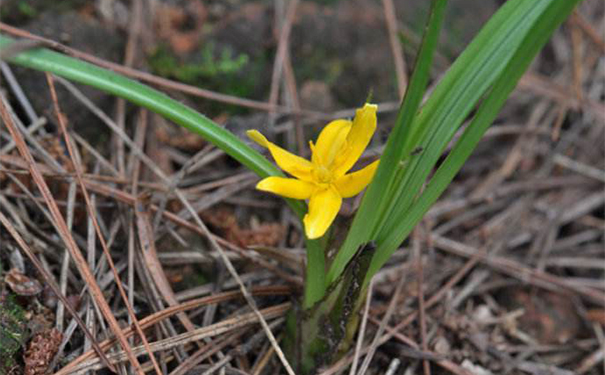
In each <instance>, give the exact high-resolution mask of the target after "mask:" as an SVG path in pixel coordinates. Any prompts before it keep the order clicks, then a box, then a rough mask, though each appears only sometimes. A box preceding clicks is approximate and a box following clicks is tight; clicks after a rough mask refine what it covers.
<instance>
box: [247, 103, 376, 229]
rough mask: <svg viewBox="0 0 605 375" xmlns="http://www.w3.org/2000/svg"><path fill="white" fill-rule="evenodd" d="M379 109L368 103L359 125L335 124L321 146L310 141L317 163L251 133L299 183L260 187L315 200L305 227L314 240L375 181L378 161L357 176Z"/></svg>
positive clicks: (275, 181)
mask: <svg viewBox="0 0 605 375" xmlns="http://www.w3.org/2000/svg"><path fill="white" fill-rule="evenodd" d="M376 109H377V106H376V105H373V104H367V103H366V104H365V106H364V107H363V108H360V109H358V110H357V112H356V113H355V118H354V119H353V121H348V120H335V121H332V122H330V123H329V124H328V125H327V126H326V127H325V128H324V129H323V130H322V131H321V133H320V134H319V137H318V138H317V143H316V144H313V142H311V141H309V144H310V146H311V154H312V156H311V161H309V160H306V159H304V158H301V157H299V156H296V155H293V154H291V153H289V152H288V151H286V150H284V149H283V148H281V147H279V146H277V145H275V144H273V143H271V142H269V141H268V140H267V138H265V137H264V136H263V135H262V134H261V133H260V132H258V131H256V130H249V131H248V132H247V134H248V136H249V137H250V138H251V139H252V140H253V141H254V142H256V143H258V144H259V145H261V146H263V147H266V148H268V149H269V152H270V153H271V155H272V156H273V159H275V162H276V163H277V165H278V166H279V167H280V168H281V169H283V170H284V171H286V172H288V173H289V174H290V175H292V176H294V177H296V178H285V177H267V178H265V179H264V180H262V181H260V182H259V183H258V185H256V188H257V189H259V190H263V191H268V192H271V193H274V194H277V195H281V196H283V197H287V198H294V199H309V212H308V213H307V214H306V215H305V217H304V219H303V223H304V225H305V233H306V235H307V237H308V238H310V239H314V238H319V237H321V236H323V235H324V233H326V231H327V230H328V227H329V226H330V224H332V222H333V221H334V219H335V218H336V215H337V214H338V211H339V210H340V206H341V204H342V198H349V197H352V196H354V195H357V194H359V193H360V192H361V191H362V190H363V189H364V188H365V187H366V186H367V185H368V184H369V183H370V181H371V180H372V177H373V176H374V172H375V171H376V168H377V167H378V160H376V161H375V162H373V163H372V164H370V165H368V166H367V167H365V168H363V169H361V170H359V171H356V172H352V173H348V174H347V172H348V171H349V170H350V169H351V168H352V167H353V165H354V164H355V163H356V162H357V160H358V159H359V157H360V156H361V154H362V153H363V151H364V150H365V148H366V147H367V146H368V143H370V139H371V138H372V135H373V134H374V131H375V130H376Z"/></svg>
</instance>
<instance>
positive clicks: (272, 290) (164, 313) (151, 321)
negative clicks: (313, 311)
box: [55, 287, 291, 375]
mask: <svg viewBox="0 0 605 375" xmlns="http://www.w3.org/2000/svg"><path fill="white" fill-rule="evenodd" d="M290 293H291V291H290V289H289V288H283V287H281V288H280V287H258V288H256V289H253V290H252V294H253V295H259V296H262V295H287V294H290ZM241 297H242V294H241V292H238V291H231V292H224V293H220V294H216V295H213V296H208V297H203V298H198V299H194V300H191V301H188V302H184V303H181V304H179V305H177V306H172V307H168V308H166V309H164V310H161V311H158V312H156V313H154V314H151V315H149V316H147V317H146V318H144V319H141V322H140V324H141V327H142V328H143V329H147V328H149V327H151V326H153V325H155V324H157V323H158V322H160V321H161V320H164V319H167V318H169V317H171V316H174V315H176V314H178V313H180V312H183V311H187V310H191V309H194V308H197V307H200V306H205V305H210V304H215V303H220V302H224V301H229V300H232V299H235V298H241ZM123 334H124V336H125V337H126V338H129V337H131V336H132V335H133V334H134V329H133V328H132V327H128V328H125V329H124V330H123ZM114 343H115V339H108V340H105V341H103V342H101V343H100V344H99V346H100V347H101V348H102V349H107V348H109V347H110V346H111V345H113V344H114ZM93 355H94V352H93V351H88V352H85V353H84V354H82V355H80V356H79V357H78V358H76V359H75V360H73V361H72V362H70V363H69V364H68V365H67V366H65V367H63V368H62V369H61V370H60V371H58V372H57V373H56V374H55V375H67V374H71V372H72V371H73V369H74V368H76V367H77V366H79V365H81V364H82V363H83V362H85V361H88V360H90V359H91V358H92V357H93Z"/></svg>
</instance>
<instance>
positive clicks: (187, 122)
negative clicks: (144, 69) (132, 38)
mask: <svg viewBox="0 0 605 375" xmlns="http://www.w3.org/2000/svg"><path fill="white" fill-rule="evenodd" d="M13 43H14V40H13V39H11V38H9V37H7V36H4V35H0V51H2V50H6V49H7V48H9V47H10V45H11V44H13ZM9 62H11V63H14V64H17V65H21V66H24V67H27V68H31V69H35V70H40V71H43V72H50V73H53V74H56V75H58V76H61V77H64V78H67V79H69V80H72V81H75V82H79V83H83V84H85V85H89V86H93V87H95V88H97V89H99V90H101V91H105V92H107V93H110V94H113V95H116V96H119V97H121V98H124V99H126V100H128V101H130V102H132V103H135V104H137V105H140V106H142V107H145V108H147V109H149V110H150V111H152V112H155V113H157V114H159V115H161V116H163V117H165V118H166V119H168V120H171V121H173V122H175V123H176V124H178V125H180V126H182V127H184V128H186V129H188V130H190V131H192V132H194V133H197V134H199V135H200V136H202V137H203V138H204V139H205V140H207V141H208V142H210V143H212V144H214V145H215V146H216V147H218V148H220V149H221V150H223V151H225V153H227V154H228V155H229V156H231V157H233V158H234V159H236V160H237V161H239V162H240V163H242V164H243V165H244V166H246V167H248V168H249V169H251V170H252V171H254V172H255V173H256V174H258V175H259V176H260V177H268V176H283V173H282V172H281V171H280V170H279V169H278V168H277V167H276V166H275V165H273V163H271V162H270V161H268V160H267V159H266V158H265V157H264V156H263V155H261V154H260V153H258V152H257V151H256V150H254V149H253V148H251V147H250V146H248V145H247V144H245V143H244V142H243V141H242V140H240V139H239V138H237V137H236V136H235V135H234V134H233V133H231V132H229V131H227V130H225V129H223V128H222V127H220V126H219V125H218V124H216V123H215V122H213V121H212V120H210V119H209V118H207V117H206V116H204V115H202V114H201V113H199V112H197V111H195V110H193V109H191V108H189V107H187V106H186V105H184V104H182V103H180V102H178V101H176V100H174V99H172V98H170V97H169V96H167V95H165V94H163V93H161V92H159V91H157V90H155V89H153V88H151V87H149V86H146V85H144V84H142V83H139V82H137V81H134V80H132V79H129V78H126V77H124V76H122V75H119V74H117V73H114V72H112V71H109V70H107V69H103V68H100V67H98V66H95V65H92V64H89V63H87V62H84V61H81V60H78V59H74V58H72V57H69V56H66V55H63V54H60V53H57V52H54V51H50V50H48V49H42V48H40V49H35V50H30V51H25V52H22V53H19V54H17V55H15V56H11V57H9ZM287 201H288V204H289V205H290V207H292V209H293V210H294V211H295V212H296V213H297V215H298V216H299V217H300V218H302V216H303V215H304V214H305V212H306V207H305V204H304V203H303V202H302V201H295V200H290V199H288V200H287Z"/></svg>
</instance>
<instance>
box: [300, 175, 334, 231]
mask: <svg viewBox="0 0 605 375" xmlns="http://www.w3.org/2000/svg"><path fill="white" fill-rule="evenodd" d="M341 204H342V197H341V196H340V194H338V191H336V189H335V188H333V187H328V188H327V189H322V190H317V191H315V192H314V193H313V195H311V199H310V200H309V213H307V214H306V215H305V217H304V219H303V223H304V224H305V233H306V234H307V237H308V238H309V239H315V238H319V237H321V236H323V235H324V234H325V233H326V231H327V230H328V228H329V227H330V224H332V222H333V221H334V219H335V218H336V215H337V214H338V211H340V205H341Z"/></svg>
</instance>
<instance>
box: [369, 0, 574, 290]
mask: <svg viewBox="0 0 605 375" xmlns="http://www.w3.org/2000/svg"><path fill="white" fill-rule="evenodd" d="M579 1H580V0H572V1H557V0H553V1H548V2H547V4H544V6H543V7H540V4H537V2H533V4H532V5H534V6H535V7H536V8H539V9H540V14H539V16H538V17H536V18H534V22H531V23H530V26H531V27H529V28H527V29H526V30H525V33H524V35H525V36H524V38H523V39H522V40H520V41H519V43H518V45H517V46H516V48H515V49H514V50H513V53H512V54H511V56H510V57H509V58H507V60H506V65H505V67H504V68H503V69H502V70H501V73H500V74H499V75H498V77H497V79H496V80H495V82H494V84H493V86H492V88H491V89H490V90H489V93H488V94H487V95H486V97H485V98H484V100H483V102H482V103H481V105H480V106H479V108H478V110H477V113H476V114H475V116H474V118H473V121H472V122H471V123H470V124H469V126H468V127H467V128H466V129H465V131H464V133H463V135H462V137H461V138H460V139H459V140H458V141H457V143H456V144H455V146H454V147H453V148H452V151H451V152H450V153H449V155H448V156H447V157H446V159H445V161H444V162H443V163H442V164H441V165H440V166H439V168H438V169H437V171H436V172H435V175H434V176H433V178H432V179H431V180H430V182H429V184H428V186H427V187H426V189H425V190H424V191H423V192H422V194H421V195H420V197H419V198H418V199H417V200H416V201H415V202H414V203H413V205H411V207H410V209H409V210H406V211H402V212H400V213H399V214H398V215H396V216H393V217H391V218H390V220H391V221H390V224H391V225H390V226H388V227H387V228H386V229H385V231H384V233H385V236H384V237H383V238H382V239H381V241H380V243H379V248H378V249H377V251H376V256H375V257H374V258H373V259H372V265H371V266H370V271H369V272H368V275H372V274H374V273H376V272H377V271H378V270H379V269H380V267H382V265H384V263H385V262H386V261H387V260H388V258H389V257H390V256H391V255H392V254H393V252H394V251H395V250H396V249H397V248H398V247H399V245H400V244H401V242H402V241H403V240H404V239H405V238H406V237H407V236H408V235H409V233H410V232H411V231H412V229H413V228H414V226H415V225H416V224H417V223H418V222H419V221H420V220H421V219H422V216H423V215H424V214H425V213H426V212H427V211H428V210H429V208H430V207H431V205H432V204H433V203H434V202H435V201H436V200H437V198H438V197H439V196H440V195H441V193H443V191H444V190H445V189H446V188H447V186H448V185H449V184H450V182H451V181H452V179H453V178H454V176H455V175H456V174H457V173H458V171H459V170H460V168H461V167H462V165H463V164H464V162H465V161H466V160H467V159H468V157H469V156H470V155H471V153H472V151H473V150H474V149H475V147H476V146H477V144H478V143H479V141H480V140H481V137H482V136H483V134H484V133H485V131H486V130H487V128H488V127H489V125H491V123H492V122H493V121H494V119H495V118H496V116H497V115H498V112H499V111H500V109H501V108H502V106H503V105H504V103H505V102H506V99H507V98H508V97H509V95H510V94H511V92H512V91H513V90H514V88H515V86H516V85H517V82H518V81H519V79H520V78H521V76H522V75H523V73H525V71H526V70H527V68H528V67H529V65H530V63H531V61H532V60H533V59H534V57H535V56H536V54H537V53H538V52H539V51H540V49H541V48H542V47H543V46H544V44H545V43H546V42H547V41H548V39H549V38H550V36H551V35H552V33H553V32H554V31H555V30H556V28H557V27H558V26H559V25H560V24H561V23H562V22H563V21H564V20H565V19H566V18H567V17H568V16H569V15H570V14H571V12H572V11H573V9H574V8H575V6H576V5H577V4H578V3H579ZM509 3H513V2H512V1H509ZM507 4H508V3H507ZM532 10H534V9H532ZM521 22H528V19H527V18H526V17H522V20H521ZM517 25H518V26H519V27H524V26H527V24H524V25H520V24H517ZM448 136H449V135H448ZM452 136H453V134H452ZM449 139H451V136H449V138H448V141H449ZM445 144H447V142H445ZM443 147H445V145H443ZM394 223H397V228H396V229H395V228H394V227H395V225H394ZM389 230H391V231H390V232H389ZM370 277H371V276H370ZM369 280H370V278H367V279H366V283H367V282H369Z"/></svg>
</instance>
